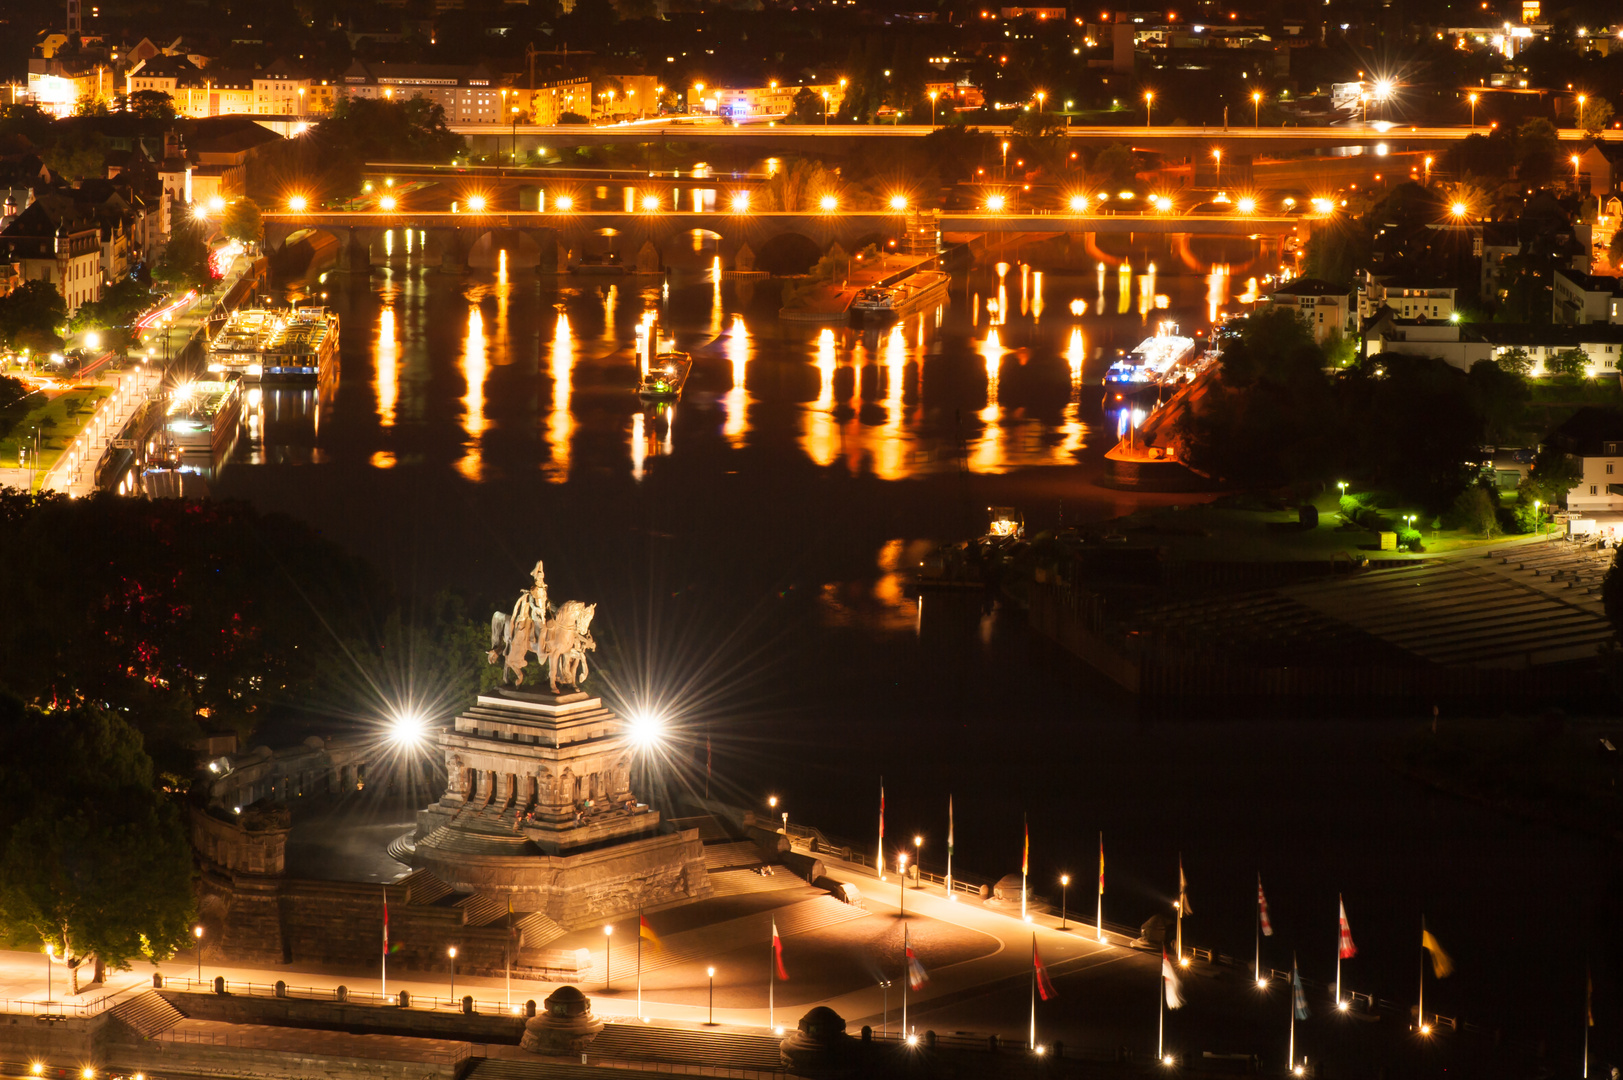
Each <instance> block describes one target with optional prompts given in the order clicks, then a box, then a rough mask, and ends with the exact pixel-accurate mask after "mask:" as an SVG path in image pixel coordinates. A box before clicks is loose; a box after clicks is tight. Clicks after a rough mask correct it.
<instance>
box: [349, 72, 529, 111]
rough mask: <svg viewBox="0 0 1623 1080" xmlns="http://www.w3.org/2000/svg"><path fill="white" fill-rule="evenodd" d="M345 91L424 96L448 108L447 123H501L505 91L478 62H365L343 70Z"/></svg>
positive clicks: (404, 97) (388, 98)
mask: <svg viewBox="0 0 1623 1080" xmlns="http://www.w3.org/2000/svg"><path fill="white" fill-rule="evenodd" d="M343 84H344V85H343V92H344V93H346V94H348V95H349V96H350V97H355V98H382V99H384V100H385V101H410V100H411V99H412V98H414V97H421V98H423V99H425V100H428V101H432V102H434V103H435V104H437V105H438V106H439V107H440V108H442V109H444V110H445V122H446V123H447V124H502V123H509V122H511V117H510V116H508V115H506V114H505V113H504V112H503V109H504V107H505V100H506V95H504V94H503V92H502V90H503V88H502V87H499V86H497V85H496V80H495V79H494V78H492V77H491V74H490V72H489V71H487V70H486V69H485V68H484V67H483V66H481V65H478V64H387V63H375V64H363V63H362V62H361V61H359V60H357V61H355V62H354V63H353V64H351V65H350V66H349V69H348V70H347V71H345V72H344V79H343Z"/></svg>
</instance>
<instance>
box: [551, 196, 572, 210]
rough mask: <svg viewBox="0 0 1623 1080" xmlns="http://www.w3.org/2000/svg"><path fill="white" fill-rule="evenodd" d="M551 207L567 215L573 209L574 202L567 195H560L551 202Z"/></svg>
mask: <svg viewBox="0 0 1623 1080" xmlns="http://www.w3.org/2000/svg"><path fill="white" fill-rule="evenodd" d="M552 205H553V206H554V207H556V208H557V209H558V210H559V211H561V212H564V213H567V212H568V211H570V210H573V209H574V208H575V200H574V199H571V198H570V197H569V196H568V195H560V196H558V197H557V198H556V199H553V200H552Z"/></svg>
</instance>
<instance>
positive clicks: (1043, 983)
mask: <svg viewBox="0 0 1623 1080" xmlns="http://www.w3.org/2000/svg"><path fill="white" fill-rule="evenodd" d="M1031 967H1032V970H1033V971H1035V972H1036V973H1037V993H1038V995H1039V996H1040V997H1041V998H1042V999H1043V1000H1044V1001H1052V1000H1053V999H1054V998H1057V997H1059V991H1058V990H1055V989H1054V983H1053V980H1051V979H1050V978H1049V977H1048V969H1047V968H1046V967H1044V966H1043V958H1042V954H1041V953H1039V952H1038V951H1037V935H1036V934H1035V933H1033V934H1032V935H1031Z"/></svg>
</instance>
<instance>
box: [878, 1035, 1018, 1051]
mask: <svg viewBox="0 0 1623 1080" xmlns="http://www.w3.org/2000/svg"><path fill="white" fill-rule="evenodd" d="M918 1044H919V1037H918V1036H917V1035H909V1036H908V1037H907V1045H909V1046H917V1045H918ZM1037 1052H1038V1053H1042V1051H1041V1050H1040V1049H1039V1050H1038V1051H1037Z"/></svg>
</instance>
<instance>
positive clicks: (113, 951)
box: [0, 695, 194, 984]
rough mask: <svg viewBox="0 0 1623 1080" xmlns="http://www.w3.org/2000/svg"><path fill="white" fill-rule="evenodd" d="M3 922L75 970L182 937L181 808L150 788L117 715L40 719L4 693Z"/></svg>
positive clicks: (147, 764) (0, 704)
mask: <svg viewBox="0 0 1623 1080" xmlns="http://www.w3.org/2000/svg"><path fill="white" fill-rule="evenodd" d="M0 754H3V755H4V758H5V760H7V761H12V762H24V761H31V762H38V763H49V767H48V768H19V769H15V770H13V773H14V775H12V776H10V777H8V779H7V782H6V784H5V785H4V786H3V787H0V838H4V839H3V840H0V923H3V924H4V926H5V928H6V929H7V930H8V931H9V933H10V935H11V936H15V937H22V936H24V935H31V936H33V937H36V938H38V939H39V940H40V941H41V942H43V943H44V944H47V945H50V946H52V947H53V949H54V950H55V952H56V954H57V955H58V956H62V957H65V958H66V959H67V962H68V964H69V965H70V966H71V967H72V968H73V970H74V973H75V983H76V984H77V981H78V978H77V976H78V970H79V968H80V965H82V964H83V963H84V962H85V961H86V960H88V959H90V958H92V957H94V958H95V959H96V960H97V961H98V962H99V963H101V964H105V965H106V966H108V967H111V968H114V969H115V970H123V969H127V968H128V967H129V966H130V962H131V961H132V960H134V959H136V958H137V957H141V956H145V957H149V958H151V959H154V960H163V959H167V958H168V957H170V956H172V955H174V953H175V951H176V950H177V949H178V948H179V947H180V946H181V945H182V944H183V943H184V942H185V941H186V940H187V938H188V937H189V930H190V924H191V918H192V913H193V910H194V899H193V894H192V886H191V879H192V855H191V844H190V843H189V842H188V840H187V836H186V830H185V828H184V827H183V824H182V820H181V814H180V808H179V807H178V806H177V805H176V804H175V803H174V801H173V799H172V798H171V797H169V796H166V795H165V794H163V793H162V792H161V791H159V790H158V788H157V787H156V786H155V783H154V777H153V767H152V759H151V758H149V757H148V756H147V754H146V753H145V751H144V750H143V749H142V746H141V737H140V735H139V734H138V733H137V732H136V731H135V729H134V728H132V727H131V726H130V725H128V724H126V723H125V722H124V721H123V720H121V719H119V717H118V716H117V714H116V713H113V712H109V711H105V710H103V709H100V708H98V707H95V706H90V705H79V706H76V707H73V708H68V709H58V710H53V711H52V712H51V713H49V714H46V713H43V712H41V711H40V710H38V709H35V708H28V707H25V706H24V705H23V703H22V702H21V701H19V700H17V699H16V698H15V697H11V696H9V695H0Z"/></svg>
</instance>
